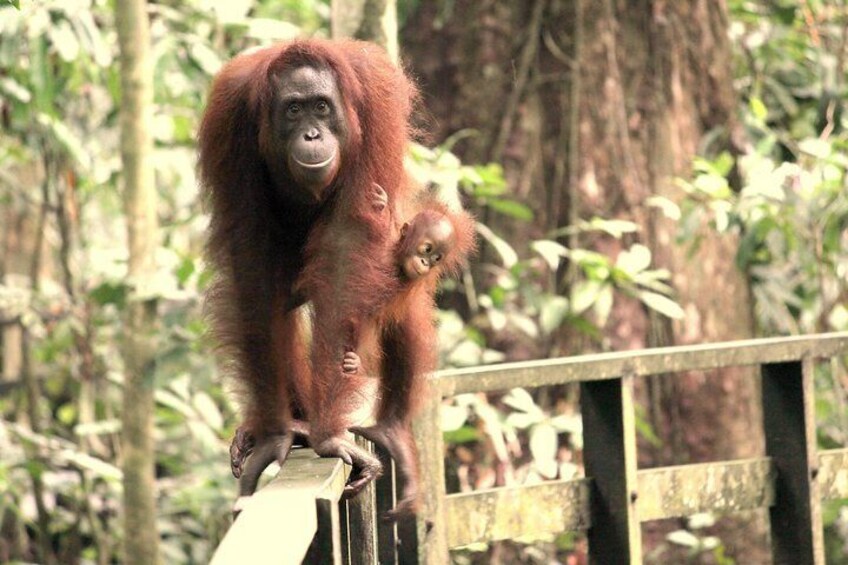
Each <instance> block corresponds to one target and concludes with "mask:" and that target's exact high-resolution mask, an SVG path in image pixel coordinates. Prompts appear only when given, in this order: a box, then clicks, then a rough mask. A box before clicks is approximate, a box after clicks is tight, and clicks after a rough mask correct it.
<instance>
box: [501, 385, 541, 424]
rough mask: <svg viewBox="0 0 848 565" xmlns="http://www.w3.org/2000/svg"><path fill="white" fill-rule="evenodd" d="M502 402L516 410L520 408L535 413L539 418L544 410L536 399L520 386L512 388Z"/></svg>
mask: <svg viewBox="0 0 848 565" xmlns="http://www.w3.org/2000/svg"><path fill="white" fill-rule="evenodd" d="M502 402H503V403H504V404H506V405H507V406H509V407H511V408H514V409H516V410H520V411H522V412H526V413H528V414H535V415H536V417H537V418H541V417H542V411H541V410H540V409H539V407H538V406H537V405H536V401H535V400H533V397H532V396H531V395H530V393H529V392H527V390H526V389H523V388H519V387H516V388H513V389H511V390H510V391H509V392H508V393H507V394H506V395H505V396H504V397H503V400H502Z"/></svg>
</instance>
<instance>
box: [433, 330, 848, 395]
mask: <svg viewBox="0 0 848 565" xmlns="http://www.w3.org/2000/svg"><path fill="white" fill-rule="evenodd" d="M846 350H848V332H838V333H830V334H819V335H807V336H792V337H783V338H767V339H751V340H743V341H729V342H724V343H708V344H702V345H690V346H677V347H659V348H654V349H643V350H635V351H620V352H613V353H600V354H595V355H580V356H576V357H563V358H559V359H543V360H537V361H526V362H521V363H504V364H500V365H486V366H482V367H472V368H466V369H452V370H448V371H441V372H438V373H436V374H435V375H434V377H433V378H434V380H435V381H436V382H437V383H438V387H439V388H440V389H441V391H442V395H443V396H452V395H455V394H463V393H469V392H487V391H496V390H508V389H511V388H514V387H538V386H545V385H552V384H560V383H569V382H583V381H595V380H604V379H615V378H618V377H619V376H621V375H633V376H637V377H639V376H645V375H657V374H663V373H675V372H681V371H690V370H705V369H719V368H722V367H734V366H744V365H759V364H761V363H778V362H786V361H797V360H800V359H801V358H804V357H811V358H817V357H832V356H834V355H836V354H838V353H840V352H844V351H846Z"/></svg>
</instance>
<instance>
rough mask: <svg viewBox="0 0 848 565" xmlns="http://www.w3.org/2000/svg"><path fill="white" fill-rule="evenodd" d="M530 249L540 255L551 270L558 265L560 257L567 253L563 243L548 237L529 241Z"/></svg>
mask: <svg viewBox="0 0 848 565" xmlns="http://www.w3.org/2000/svg"><path fill="white" fill-rule="evenodd" d="M530 249H532V250H533V251H535V252H536V253H538V254H539V255H541V256H542V259H544V260H545V262H546V263H547V264H548V267H549V268H550V269H551V270H552V271H555V270H556V269H557V268H558V267H559V262H560V259H562V258H563V257H565V256H566V254H567V253H568V249H566V248H565V246H564V245H561V244H559V243H557V242H556V241H552V240H550V239H539V240H536V241H533V242H532V243H530Z"/></svg>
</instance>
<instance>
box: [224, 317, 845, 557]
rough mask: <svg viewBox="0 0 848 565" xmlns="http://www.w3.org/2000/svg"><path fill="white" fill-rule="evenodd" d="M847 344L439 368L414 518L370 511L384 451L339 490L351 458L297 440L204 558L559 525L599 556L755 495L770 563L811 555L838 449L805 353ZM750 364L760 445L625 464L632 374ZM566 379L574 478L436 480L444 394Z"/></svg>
mask: <svg viewBox="0 0 848 565" xmlns="http://www.w3.org/2000/svg"><path fill="white" fill-rule="evenodd" d="M845 354H848V332H841V333H831V334H822V335H811V336H797V337H785V338H770V339H755V340H745V341H735V342H725V343H715V344H704V345H695V346H680V347H666V348H656V349H647V350H640V351H626V352H617V353H604V354H594V355H583V356H578V357H568V358H559V359H549V360H540V361H531V362H524V363H508V364H501V365H492V366H485V367H474V368H469V369H459V370H449V371H441V372H438V373H436V374H434V375H433V376H432V377H431V378H430V379H429V383H430V385H431V387H432V389H433V394H432V395H430V398H429V399H428V400H427V402H426V405H425V407H424V410H423V414H422V415H421V416H420V417H419V418H418V420H417V421H416V423H415V436H416V443H417V446H418V450H419V456H420V460H421V476H422V482H423V485H425V486H426V488H424V489H422V492H421V498H422V510H421V512H420V513H419V515H418V516H417V519H416V520H414V521H412V522H409V521H407V522H406V523H405V524H403V523H401V524H398V525H397V526H396V527H394V526H391V525H390V526H387V525H386V524H385V523H384V522H381V521H380V520H379V519H378V518H377V515H378V514H379V513H380V512H382V511H385V510H386V509H387V508H389V507H391V505H392V497H393V490H394V486H393V485H394V478H393V476H392V466H391V463H390V461H388V460H386V459H385V454H382V455H381V457H383V459H384V464H385V466H386V467H385V468H386V476H384V477H383V478H382V479H381V480H380V481H379V484H377V485H376V486H375V487H369V490H367V491H366V492H365V493H363V495H364V496H363V495H360V496H359V497H358V498H357V499H355V500H354V501H349V502H346V503H341V504H340V503H339V497H340V495H341V493H342V490H343V487H344V482H345V480H346V478H347V475H348V472H349V469H348V468H347V467H346V466H345V465H344V464H343V463H342V462H341V461H339V460H337V459H321V458H318V457H316V456H315V454H314V453H313V452H312V451H311V450H308V449H303V450H297V451H294V452H293V453H292V455H291V456H290V458H289V461H287V463H286V465H285V471H284V472H283V473H280V475H279V476H278V477H277V478H276V479H274V480H273V481H271V482H270V483H269V484H268V486H266V487H265V488H263V489H261V490H260V491H259V492H257V494H255V495H254V496H253V497H250V499H249V500H248V501H245V503H244V506H243V510H242V514H241V516H240V517H239V519H238V520H237V521H236V522H235V523H234V525H233V526H232V528H231V529H230V531H229V532H228V533H227V536H226V537H225V539H224V541H223V542H222V543H221V545H220V546H219V548H218V551H217V552H216V553H215V556H214V558H213V561H212V564H213V565H229V564H230V563H232V564H235V563H260V564H264V563H269V564H270V563H275V564H276V563H293V564H297V563H302V562H304V563H332V564H336V563H345V564H347V563H349V564H351V565H359V564H371V563H377V561H378V559H379V562H380V563H393V562H397V561H399V562H400V563H416V562H417V563H420V564H425V563H442V562H446V560H447V559H448V549H449V548H451V547H457V546H461V545H465V544H469V543H477V542H487V541H494V540H498V539H507V538H514V537H521V536H525V535H529V534H533V533H545V534H549V533H555V532H559V531H565V530H584V531H588V533H589V536H588V537H589V551H590V553H591V555H592V559H594V560H595V561H597V562H613V561H614V562H628V563H635V564H638V563H641V535H640V528H639V524H640V522H644V521H648V520H655V519H662V518H669V517H676V516H687V515H691V514H694V513H698V512H706V511H715V512H734V511H738V510H750V509H755V508H768V509H769V513H770V516H771V525H772V529H771V534H772V535H771V538H772V551H773V557H774V559H775V560H776V562H787V563H789V562H791V563H799V564H801V563H809V564H815V565H819V564H822V563H823V559H824V558H823V555H824V554H823V549H822V532H821V508H820V502H821V500H833V499H840V498H848V449H833V450H827V451H818V450H817V449H816V442H815V416H814V399H813V371H814V365H815V363H816V362H817V361H818V360H821V359H828V358H832V357H835V356H837V355H845ZM749 365H757V366H760V368H761V374H762V399H761V400H762V406H763V414H764V418H765V422H764V428H765V436H766V437H765V439H766V442H765V446H764V447H765V456H764V457H759V458H754V459H746V460H733V461H716V462H710V463H703V464H695V465H677V466H670V467H660V468H654V469H638V468H637V465H636V432H635V426H634V400H633V387H634V383H635V381H636V379H637V378H639V377H642V376H647V375H660V374H663V375H666V374H671V373H680V372H685V371H692V370H712V369H720V368H724V367H733V366H749ZM671 378H673V377H671ZM570 382H571V383H580V386H581V413H582V417H583V420H584V426H583V428H584V438H583V439H584V459H585V462H586V474H587V477H586V478H580V479H574V480H565V481H552V482H546V483H542V484H538V485H532V486H516V487H508V488H497V489H490V490H485V491H475V492H470V493H462V494H450V495H448V494H446V492H445V471H444V464H443V455H444V443H443V437H442V431H441V427H440V407H441V401H442V398H444V397H448V396H451V395H455V394H461V393H474V392H484V391H495V390H508V389H511V388H514V387H538V386H545V385H551V384H562V383H570ZM375 492H376V500H375ZM246 552H250V553H246ZM610 559H612V560H613V561H610ZM622 560H623V561H622Z"/></svg>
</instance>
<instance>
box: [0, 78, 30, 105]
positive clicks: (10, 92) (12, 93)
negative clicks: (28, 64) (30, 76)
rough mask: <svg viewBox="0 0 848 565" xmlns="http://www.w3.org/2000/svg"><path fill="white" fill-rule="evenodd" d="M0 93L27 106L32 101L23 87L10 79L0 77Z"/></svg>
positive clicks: (28, 92)
mask: <svg viewBox="0 0 848 565" xmlns="http://www.w3.org/2000/svg"><path fill="white" fill-rule="evenodd" d="M0 93H2V94H4V95H6V96H8V97H9V98H14V99H15V100H17V101H18V102H21V103H23V104H27V103H28V102H29V101H30V100H32V94H31V93H30V91H29V90H27V89H26V88H25V87H24V86H23V85H21V84H20V83H19V82H17V81H16V80H15V79H13V78H12V77H8V76H6V77H0Z"/></svg>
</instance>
